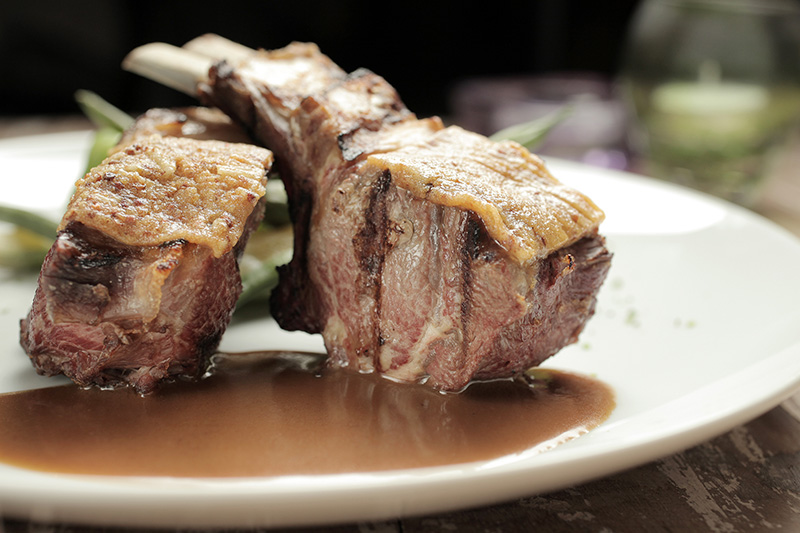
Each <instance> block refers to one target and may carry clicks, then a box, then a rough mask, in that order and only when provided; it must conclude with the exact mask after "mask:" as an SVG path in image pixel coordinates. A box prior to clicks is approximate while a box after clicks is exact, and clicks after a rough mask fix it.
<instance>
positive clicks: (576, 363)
mask: <svg viewBox="0 0 800 533" xmlns="http://www.w3.org/2000/svg"><path fill="white" fill-rule="evenodd" d="M87 140H88V136H87V135H86V134H67V135H54V136H46V137H32V138H24V139H16V140H12V141H4V142H0V169H2V172H3V178H2V179H3V184H2V191H3V192H2V200H0V201H3V202H15V203H18V204H20V205H24V206H28V207H37V208H41V209H42V210H43V211H45V212H54V213H56V214H58V212H59V211H60V210H61V209H62V208H63V205H64V201H65V196H66V194H67V191H68V190H69V188H70V186H71V184H72V182H73V181H74V179H75V178H76V177H77V175H78V174H79V173H80V171H81V167H82V164H83V158H84V152H85V148H86V146H87ZM550 167H551V169H552V171H553V172H554V174H556V175H557V176H558V177H560V178H561V179H562V180H563V181H565V182H567V183H570V184H573V185H575V186H576V187H578V188H579V189H581V190H583V191H585V192H586V193H587V194H589V196H590V197H592V198H593V199H594V200H595V201H596V202H597V203H598V204H599V205H601V206H602V207H603V208H604V209H605V211H606V213H607V220H606V222H605V223H604V225H603V233H604V234H605V235H606V236H607V238H608V244H609V247H610V248H611V250H612V251H613V252H614V254H615V257H614V261H613V266H612V270H611V273H610V277H609V279H608V281H607V283H606V284H605V286H604V288H603V290H602V292H601V294H600V299H599V301H600V303H599V308H598V312H597V315H596V316H595V317H594V318H593V319H592V321H591V323H590V325H589V326H588V327H587V329H586V331H585V332H584V334H583V336H582V337H581V340H580V342H579V343H578V344H576V345H573V346H571V347H569V348H567V349H565V350H563V351H562V352H561V353H559V354H558V355H556V356H555V357H553V358H552V359H551V360H550V361H548V363H547V366H550V367H554V368H559V369H564V370H572V371H577V372H581V373H585V374H593V375H596V376H597V377H598V378H599V379H601V380H603V381H605V382H606V383H608V384H609V385H611V386H612V387H613V388H614V389H615V391H616V394H617V403H618V406H617V408H616V410H615V411H614V413H613V414H612V415H611V417H610V418H609V420H608V421H607V422H606V423H604V424H603V425H602V426H600V427H599V428H597V429H596V430H594V431H592V432H590V433H589V434H588V435H585V436H583V437H580V438H578V439H576V440H573V441H571V442H569V443H567V444H565V445H562V446H559V447H557V448H555V449H553V450H551V451H549V452H546V453H543V454H540V455H534V454H528V455H526V454H521V455H515V456H510V457H503V458H500V459H497V460H494V461H489V462H481V463H471V464H464V465H457V466H447V467H441V468H428V469H421V470H408V471H396V472H380V473H371V474H352V475H334V476H311V477H308V476H305V477H304V476H298V477H281V478H264V479H260V478H256V479H229V480H207V479H170V478H118V477H92V476H74V475H54V474H46V473H40V472H32V471H26V470H22V469H18V468H14V467H11V466H6V465H0V514H2V515H11V516H19V517H25V518H32V519H36V520H45V521H52V520H58V521H71V522H84V523H93V524H104V525H140V526H178V527H203V526H206V527H212V526H239V527H244V526H278V525H313V524H322V523H335V522H343V521H362V520H377V519H384V518H390V517H398V516H408V515H412V514H425V513H433V512H442V511H446V510H452V509H457V508H463V507H467V506H475V505H484V504H490V503H494V502H498V501H502V500H507V499H511V498H515V497H520V496H524V495H532V494H535V493H541V492H545V491H552V490H555V489H560V488H563V487H566V486H569V485H573V484H576V483H581V482H585V481H587V480H590V479H594V478H597V477H599V476H604V475H607V474H611V473H613V472H617V471H620V470H622V469H625V468H629V467H633V466H636V465H639V464H642V463H645V462H647V461H650V460H653V459H656V458H658V457H662V456H665V455H668V454H670V453H673V452H676V451H679V450H681V449H684V448H686V447H689V446H691V445H694V444H697V443H699V442H702V441H704V440H706V439H708V438H711V437H713V436H715V435H717V434H719V433H722V432H724V431H726V430H728V429H730V428H732V427H734V426H735V425H737V424H740V423H743V422H745V421H747V420H749V419H751V418H754V417H755V416H757V415H759V414H761V413H762V412H764V411H766V410H767V409H769V408H771V407H773V406H775V405H777V404H778V403H779V402H780V401H782V400H783V399H785V398H786V397H788V396H789V395H790V394H791V393H793V392H794V391H795V390H796V389H797V388H798V386H799V385H800V327H798V324H800V305H798V297H800V276H798V275H797V265H798V264H800V243H799V242H798V240H797V239H795V238H794V237H792V236H791V235H789V234H788V233H787V232H784V231H783V230H781V229H779V228H777V227H776V226H774V225H772V224H770V223H768V222H766V221H764V220H762V219H761V218H758V217H756V216H754V215H752V214H751V213H749V212H747V211H744V210H742V209H739V208H737V207H735V206H731V205H729V204H726V203H723V202H720V201H717V200H715V199H712V198H709V197H705V196H701V195H699V194H696V193H693V192H690V191H687V190H684V189H680V188H676V187H672V186H669V185H667V184H664V183H661V182H655V181H651V180H648V179H645V178H642V177H639V176H634V175H630V174H623V173H619V172H612V171H606V170H601V169H597V168H591V167H586V166H582V165H577V164H571V163H566V162H562V161H552V162H550ZM34 283H35V280H34V278H33V277H32V276H27V277H17V276H15V275H13V274H11V273H9V272H2V271H0V291H2V298H0V392H3V391H11V390H19V389H25V388H31V387H39V386H45V385H50V384H53V383H55V382H59V383H60V381H58V380H55V381H54V380H48V379H46V378H41V377H39V376H36V375H35V374H34V372H33V370H32V369H31V367H30V365H29V363H28V360H27V358H26V356H25V354H24V353H23V352H22V350H21V349H20V348H19V346H18V344H17V335H18V320H19V318H20V317H22V316H23V315H24V314H25V313H26V312H27V307H28V306H29V305H30V302H31V299H32V296H33V290H34V286H35V285H34ZM222 348H223V349H225V350H230V351H244V350H255V349H269V348H277V349H283V348H289V349H299V350H321V349H322V343H321V341H320V339H319V338H317V337H314V336H308V335H304V334H289V333H285V332H281V331H279V330H278V328H277V327H276V326H275V324H274V323H271V322H267V321H262V322H257V323H252V322H251V323H246V324H241V325H235V326H233V327H232V328H231V329H229V331H228V332H227V333H226V335H225V338H224V340H223V346H222ZM0 431H2V428H0ZM264 453H269V451H268V450H265V452H264Z"/></svg>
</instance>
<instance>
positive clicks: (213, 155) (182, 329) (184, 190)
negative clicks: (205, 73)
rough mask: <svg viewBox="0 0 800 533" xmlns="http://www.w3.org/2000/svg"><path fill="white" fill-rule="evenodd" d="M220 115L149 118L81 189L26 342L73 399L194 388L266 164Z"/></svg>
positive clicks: (221, 320)
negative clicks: (99, 392)
mask: <svg viewBox="0 0 800 533" xmlns="http://www.w3.org/2000/svg"><path fill="white" fill-rule="evenodd" d="M209 135H211V136H213V137H217V138H225V137H227V138H231V139H241V138H244V134H243V132H242V131H241V129H240V128H238V127H236V126H234V125H233V124H232V123H231V122H230V120H229V119H228V118H227V117H225V116H224V115H223V114H222V113H220V112H219V111H216V110H206V109H202V108H197V109H186V110H179V111H176V110H151V111H149V112H148V113H146V114H145V115H144V116H142V117H140V118H139V120H138V121H137V122H136V123H135V124H134V126H133V127H132V128H131V129H129V130H128V131H127V132H125V134H124V135H123V140H122V141H121V142H120V144H119V145H118V146H117V147H116V148H115V149H114V150H113V151H112V154H111V155H110V156H109V157H108V158H107V159H106V160H105V161H103V163H102V164H100V165H99V166H97V167H96V168H94V169H92V170H91V171H90V172H89V173H87V174H86V176H85V177H83V178H81V179H80V180H78V182H77V183H76V189H75V193H74V195H73V197H72V199H71V200H70V203H69V205H68V208H67V211H66V213H65V215H64V217H63V219H62V221H61V225H60V228H59V233H58V237H57V239H56V242H55V243H54V244H53V246H52V248H51V249H50V251H49V252H48V254H47V256H46V258H45V260H44V264H43V265H42V270H41V273H40V276H39V285H38V288H37V290H36V294H35V296H34V300H33V305H32V308H31V311H30V313H29V314H28V316H27V317H26V318H25V319H23V320H22V321H21V328H20V329H21V332H20V342H21V344H22V347H23V348H24V349H25V351H26V352H27V353H28V355H29V356H30V358H31V361H32V362H33V365H34V367H35V368H36V370H37V371H38V372H39V373H41V374H44V375H56V374H64V375H66V376H67V377H69V378H70V379H72V380H73V381H75V382H76V383H78V384H79V385H82V386H90V385H97V386H101V387H116V386H120V385H129V386H131V387H133V388H134V389H135V390H136V391H138V392H139V393H142V394H144V393H148V392H151V391H152V390H154V389H155V388H156V387H157V386H158V385H159V384H160V383H161V382H163V381H165V380H172V379H176V378H196V377H198V376H200V375H202V374H203V373H204V372H205V371H206V369H207V362H208V358H209V357H210V355H211V354H212V353H213V352H214V350H215V349H216V347H217V345H218V343H219V341H220V338H221V336H222V333H223V332H224V331H225V329H226V327H227V325H228V323H229V321H230V317H231V314H232V311H233V308H234V305H235V303H236V300H237V298H238V296H239V293H240V292H241V281H240V277H239V270H238V264H237V261H238V258H239V256H240V254H241V253H242V250H243V248H244V245H245V243H246V242H247V239H248V237H249V235H250V233H251V232H252V231H253V230H254V229H255V227H256V226H257V225H258V223H259V221H260V220H261V217H262V216H263V196H264V190H265V184H266V179H267V178H266V173H267V171H268V170H269V168H270V166H271V163H272V154H271V153H270V152H269V151H268V150H266V149H264V148H259V147H255V146H252V145H250V144H237V143H231V142H223V141H220V140H198V139H196V138H191V137H200V138H202V137H207V136H209Z"/></svg>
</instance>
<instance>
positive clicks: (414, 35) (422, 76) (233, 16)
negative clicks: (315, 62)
mask: <svg viewBox="0 0 800 533" xmlns="http://www.w3.org/2000/svg"><path fill="white" fill-rule="evenodd" d="M635 5H636V1H635V0H616V1H612V2H596V1H592V0H531V1H526V2H494V3H470V2H456V1H442V2H438V1H436V0H406V1H403V2H385V3H380V2H374V1H365V0H335V1H311V2H298V1H286V0H284V1H270V0H262V1H258V2H255V1H247V0H226V1H224V2H221V3H208V4H204V5H202V6H201V3H199V2H196V1H181V0H177V1H164V0H159V1H152V0H136V1H129V0H117V1H112V2H108V1H103V0H70V1H69V2H64V1H63V0H29V1H7V2H2V7H0V58H2V62H3V63H2V64H3V79H4V82H3V83H2V85H1V86H0V91H2V93H0V94H2V96H3V97H2V98H0V114H2V115H9V114H29V113H69V112H75V111H76V107H75V104H74V101H73V100H72V93H73V92H74V91H75V90H76V89H78V88H84V89H91V90H93V91H95V92H98V93H100V94H101V95H103V96H104V97H105V98H106V99H108V100H109V101H111V102H113V103H115V104H117V105H118V106H120V107H123V108H126V109H130V110H133V109H146V108H147V107H150V106H154V105H169V104H170V103H172V102H175V101H178V98H177V97H176V95H175V94H173V93H172V91H162V90H160V88H159V87H157V86H156V85H155V84H152V83H150V82H148V81H146V80H143V79H141V78H139V77H138V76H134V75H130V74H127V73H125V72H122V71H121V69H120V67H119V65H120V62H121V60H122V58H123V57H124V56H125V54H126V53H127V52H128V51H130V50H131V49H132V48H134V47H135V46H138V45H140V44H144V43H147V42H151V41H164V42H168V43H171V44H176V45H180V44H183V43H185V42H186V41H188V40H190V39H192V38H194V37H196V36H198V35H200V34H202V33H206V32H212V33H218V34H220V35H223V36H225V37H227V38H229V39H233V40H235V41H238V42H241V43H242V44H245V45H248V46H251V47H263V48H277V47H281V46H284V45H286V44H288V43H289V42H291V41H293V40H299V41H313V42H316V43H317V44H319V46H320V47H321V49H322V50H323V51H324V52H325V53H327V54H328V55H329V56H331V57H332V58H333V59H334V61H336V62H337V63H339V64H340V65H341V66H342V67H343V68H345V69H346V70H348V71H349V70H353V69H355V68H358V67H366V68H369V69H371V70H373V71H375V72H377V73H379V74H381V75H382V76H384V77H385V78H387V79H388V80H389V82H390V83H392V84H393V85H394V86H395V87H397V89H398V90H399V91H400V94H401V95H402V96H403V98H404V100H405V101H406V104H407V105H408V106H409V107H410V108H411V109H413V110H414V111H416V112H417V113H418V114H421V115H430V114H447V113H448V112H449V109H448V92H449V90H450V88H451V87H452V86H453V84H454V83H456V82H458V81H459V80H461V79H464V78H469V77H475V76H488V75H500V74H520V73H525V74H531V73H538V72H550V71H565V70H568V71H573V70H581V71H583V70H588V71H596V72H601V73H604V74H607V75H611V74H613V73H614V72H615V71H616V69H617V66H618V60H619V55H620V50H621V46H622V37H623V33H624V31H625V28H626V26H627V24H628V21H629V19H630V17H631V15H632V12H633V10H634V7H635ZM610 6H613V7H610Z"/></svg>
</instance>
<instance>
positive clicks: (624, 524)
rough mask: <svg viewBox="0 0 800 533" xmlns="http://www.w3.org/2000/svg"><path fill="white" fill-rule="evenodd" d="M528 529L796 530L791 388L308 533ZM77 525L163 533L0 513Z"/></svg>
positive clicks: (772, 205)
mask: <svg viewBox="0 0 800 533" xmlns="http://www.w3.org/2000/svg"><path fill="white" fill-rule="evenodd" d="M79 127H86V123H85V121H83V120H82V119H79V118H75V117H66V118H63V119H60V120H53V119H50V118H47V119H37V118H32V119H26V120H23V121H20V120H0V138H3V137H11V136H18V135H24V134H36V133H43V132H52V131H69V130H73V129H76V128H79ZM784 167H785V170H784V173H783V174H782V175H781V176H779V177H778V178H777V179H776V182H775V183H774V185H773V186H771V189H770V191H768V194H767V197H766V199H765V201H764V202H763V204H762V205H760V206H758V208H757V209H758V210H759V211H760V212H761V213H762V214H764V215H765V216H767V217H768V218H771V219H772V220H774V221H776V222H777V223H778V224H781V225H783V226H785V227H787V228H789V229H790V230H791V231H793V232H794V233H795V234H797V235H800V170H796V169H800V162H798V161H797V160H796V159H795V160H789V161H787V162H785V165H784ZM798 327H800V325H798ZM0 512H2V502H0ZM534 530H536V531H547V532H561V531H563V532H574V531H598V532H601V531H602V532H606V533H612V532H615V533H622V532H637V533H638V532H644V531H647V532H660V531H665V532H666V531H674V532H685V531H714V532H739V531H772V530H778V531H800V394H798V395H796V396H794V397H792V398H790V399H789V400H787V401H785V402H784V403H783V404H781V405H780V406H778V407H775V408H774V409H772V410H770V411H768V412H767V413H765V414H763V415H762V416H760V417H758V418H756V419H755V420H753V421H751V422H749V423H747V424H744V425H741V426H738V427H736V428H734V429H733V430H731V431H729V432H727V433H725V434H723V435H720V436H718V437H716V438H714V439H712V440H710V441H708V442H705V443H703V444H701V445H699V446H695V447H693V448H691V449H688V450H685V451H683V452H680V453H677V454H675V455H672V456H669V457H665V458H663V459H660V460H657V461H655V462H652V463H649V464H646V465H644V466H640V467H638V468H634V469H631V470H629V471H626V472H622V473H618V474H616V475H613V476H610V477H607V478H604V479H600V480H597V481H594V482H590V483H586V484H584V485H580V486H576V487H572V488H569V489H566V490H562V491H558V492H553V493H549V494H540V495H533V496H530V497H527V498H522V499H519V500H514V501H510V502H507V503H503V504H500V505H494V506H490V507H482V508H477V509H467V510H462V511H458V512H453V513H446V514H441V515H435V516H423V517H414V518H403V519H397V520H388V521H385V522H378V523H361V524H348V525H341V526H332V527H329V528H323V529H320V528H314V529H313V530H312V529H309V530H307V531H325V532H331V533H333V532H341V533H345V532H360V533H366V532H371V533H394V532H403V533H411V532H418V531H440V532H451V531H458V532H463V531H467V532H469V531H481V532H495V531H497V532H515V531H519V532H523V531H524V532H529V531H534ZM83 531H86V532H90V533H91V532H102V531H131V532H134V531H137V532H138V531H141V532H145V531H147V532H150V533H152V532H155V531H167V530H153V529H147V530H145V529H120V528H111V527H94V528H87V527H83V526H80V525H75V524H43V523H34V522H28V521H25V520H19V519H14V518H2V522H0V533H22V532H42V533H44V532H47V533H51V532H52V533H61V532H63V533H66V532H70V533H72V532H83ZM182 531H186V530H182ZM232 531H233V530H232ZM236 531H242V530H236ZM292 531H306V530H303V529H301V530H297V529H294V530H292Z"/></svg>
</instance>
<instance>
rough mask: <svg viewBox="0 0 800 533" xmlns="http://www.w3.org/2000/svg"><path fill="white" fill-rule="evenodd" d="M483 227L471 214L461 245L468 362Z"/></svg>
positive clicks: (464, 347) (463, 326)
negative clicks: (475, 274)
mask: <svg viewBox="0 0 800 533" xmlns="http://www.w3.org/2000/svg"><path fill="white" fill-rule="evenodd" d="M480 232H481V225H480V223H479V222H478V221H477V220H476V218H475V215H473V214H469V215H468V216H467V218H466V220H465V221H464V223H463V225H462V231H461V235H462V239H463V242H462V245H461V258H460V268H461V351H462V354H463V356H464V360H465V361H466V357H467V355H468V349H469V337H468V333H469V331H468V330H469V323H470V318H471V316H472V291H473V280H474V273H473V265H472V261H473V260H474V259H475V258H477V257H478V255H479V253H480V251H479V244H478V243H479V242H480Z"/></svg>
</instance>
